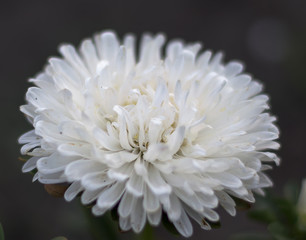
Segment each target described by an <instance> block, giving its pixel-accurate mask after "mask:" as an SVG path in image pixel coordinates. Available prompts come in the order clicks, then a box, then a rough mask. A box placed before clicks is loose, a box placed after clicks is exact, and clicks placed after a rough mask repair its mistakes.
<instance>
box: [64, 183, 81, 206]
mask: <svg viewBox="0 0 306 240" xmlns="http://www.w3.org/2000/svg"><path fill="white" fill-rule="evenodd" d="M82 190H83V187H82V185H81V183H80V182H73V183H72V184H71V185H70V186H69V188H68V189H67V190H66V192H65V194H64V198H65V200H66V201H68V202H70V201H71V200H73V199H74V198H75V197H76V196H77V195H78V194H79V193H80V192H81V191H82Z"/></svg>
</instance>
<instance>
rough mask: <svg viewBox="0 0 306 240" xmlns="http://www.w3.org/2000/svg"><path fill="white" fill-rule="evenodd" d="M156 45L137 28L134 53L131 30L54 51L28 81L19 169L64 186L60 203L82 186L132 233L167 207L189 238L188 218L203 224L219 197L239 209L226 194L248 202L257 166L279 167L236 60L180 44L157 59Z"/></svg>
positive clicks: (266, 118)
mask: <svg viewBox="0 0 306 240" xmlns="http://www.w3.org/2000/svg"><path fill="white" fill-rule="evenodd" d="M164 42H165V37H164V36H163V35H161V34H159V35H156V36H151V35H144V37H143V38H142V40H141V44H140V53H139V55H136V53H135V51H136V50H135V39H134V37H133V36H130V35H128V36H126V37H125V38H124V40H123V42H120V41H119V40H118V39H117V37H116V35H115V34H114V33H112V32H104V33H102V34H100V35H97V36H96V37H95V39H94V42H93V41H92V40H91V39H87V40H85V41H83V42H82V44H81V47H80V50H79V51H77V50H76V49H75V48H74V47H73V46H71V45H63V46H61V47H60V52H61V54H62V55H63V58H51V59H50V60H49V64H48V65H47V67H46V68H45V70H44V71H43V72H42V73H41V74H39V75H38V76H36V77H35V78H34V79H31V80H30V81H31V82H32V83H34V84H35V85H36V87H30V88H29V90H28V92H27V94H26V100H27V104H26V105H23V106H21V111H22V112H23V113H24V114H25V115H26V116H27V117H28V119H29V120H30V122H31V123H32V124H33V126H34V129H33V130H32V131H29V132H27V133H26V134H24V135H23V136H21V137H20V139H19V142H20V143H21V144H25V145H24V146H23V147H22V149H21V152H22V154H26V155H30V156H32V158H30V159H29V160H28V161H27V162H26V163H25V165H24V166H23V171H24V172H28V171H31V170H33V169H35V168H36V169H37V173H36V175H35V177H34V180H36V179H38V180H39V181H40V182H41V183H44V184H54V183H63V182H69V183H71V185H70V187H69V188H68V190H67V191H66V192H65V198H66V200H67V201H70V200H72V199H73V198H74V197H75V196H76V195H78V194H79V193H81V192H82V196H81V200H82V203H83V204H89V203H92V202H93V203H95V205H94V207H93V208H92V212H93V214H95V215H101V214H103V213H104V212H106V211H107V210H109V209H112V208H113V207H114V206H116V205H117V204H118V214H119V217H120V219H119V224H120V228H121V229H123V230H128V229H131V228H132V229H133V230H134V231H135V232H140V231H141V230H142V229H143V227H144V225H145V222H146V220H148V221H149V223H150V224H151V225H154V226H155V225H158V224H159V223H160V220H161V215H162V211H164V212H165V213H166V214H167V216H168V218H169V220H170V221H171V222H172V223H173V224H174V226H175V227H176V228H177V230H178V231H179V232H180V234H181V235H183V236H185V237H188V236H190V235H191V234H192V226H191V223H190V220H189V217H191V218H193V219H194V220H195V221H197V222H198V223H199V224H200V225H201V227H202V228H204V229H210V226H209V224H208V223H207V222H206V221H205V219H206V220H209V221H218V220H219V215H218V214H217V213H216V212H215V211H214V210H213V209H215V208H216V207H217V206H218V204H220V205H221V206H222V207H223V208H224V209H225V210H226V211H227V212H228V213H229V214H231V215H235V213H236V210H235V202H234V201H233V199H232V198H231V196H235V197H238V198H241V199H243V200H245V201H249V202H254V201H255V200H254V197H253V193H252V192H259V193H262V190H261V189H262V188H264V187H269V186H271V185H272V182H271V181H270V180H269V178H268V177H267V176H266V175H265V174H264V173H263V171H264V170H267V169H270V166H269V165H266V164H264V162H271V161H275V162H276V163H277V164H278V162H279V159H278V158H277V156H276V155H275V154H274V153H271V152H269V151H267V150H268V149H277V148H278V147H279V144H278V143H276V142H275V141H274V140H275V139H277V138H278V134H279V131H278V129H277V127H276V126H275V125H274V124H273V122H274V121H275V117H273V116H271V115H270V114H269V113H267V112H266V109H268V105H267V101H268V97H267V96H266V95H262V94H260V92H261V90H262V86H261V84H259V83H258V82H256V81H253V80H252V78H251V77H250V76H249V75H247V74H242V70H243V66H242V65H241V64H240V63H238V62H229V63H228V64H223V62H222V54H220V53H218V54H216V55H214V56H212V53H211V52H210V51H205V52H203V53H199V50H200V48H201V45H200V44H198V43H197V44H190V45H189V44H188V45H186V44H184V43H183V42H182V41H172V42H170V43H169V44H167V46H166V48H165V54H163V53H162V47H163V44H164ZM163 55H165V56H163ZM188 216H189V217H188Z"/></svg>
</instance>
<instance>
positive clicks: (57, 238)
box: [51, 237, 68, 240]
mask: <svg viewBox="0 0 306 240" xmlns="http://www.w3.org/2000/svg"><path fill="white" fill-rule="evenodd" d="M51 240H68V239H67V238H65V237H55V238H52V239H51Z"/></svg>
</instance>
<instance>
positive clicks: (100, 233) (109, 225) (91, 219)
mask: <svg viewBox="0 0 306 240" xmlns="http://www.w3.org/2000/svg"><path fill="white" fill-rule="evenodd" d="M83 209H84V213H85V215H86V217H87V220H88V224H89V227H90V231H91V233H92V235H93V238H94V239H99V240H100V239H107V240H118V239H119V237H118V234H117V232H118V230H117V228H116V227H115V226H114V224H113V223H114V221H112V219H111V216H110V213H109V212H108V213H106V214H104V215H103V216H101V217H96V216H94V215H93V214H92V213H91V208H88V207H83Z"/></svg>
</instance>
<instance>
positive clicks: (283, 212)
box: [275, 198, 298, 226]
mask: <svg viewBox="0 0 306 240" xmlns="http://www.w3.org/2000/svg"><path fill="white" fill-rule="evenodd" d="M275 206H276V207H277V213H278V216H279V217H278V218H279V219H280V220H281V221H282V222H283V223H284V224H286V226H294V225H296V223H297V219H298V215H297V212H296V207H295V205H293V203H291V202H290V201H289V200H287V199H283V198H278V199H276V200H275Z"/></svg>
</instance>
